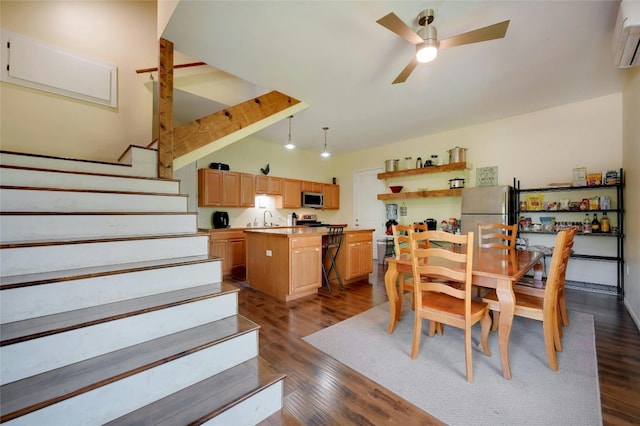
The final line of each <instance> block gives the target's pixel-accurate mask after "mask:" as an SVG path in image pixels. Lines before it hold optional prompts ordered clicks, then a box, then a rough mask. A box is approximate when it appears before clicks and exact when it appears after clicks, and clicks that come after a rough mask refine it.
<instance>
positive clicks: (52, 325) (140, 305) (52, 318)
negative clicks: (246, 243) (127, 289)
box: [0, 283, 239, 346]
mask: <svg viewBox="0 0 640 426" xmlns="http://www.w3.org/2000/svg"><path fill="white" fill-rule="evenodd" d="M238 291H239V289H237V288H236V287H234V286H232V285H229V284H224V285H222V284H221V283H212V284H205V285H201V286H197V287H189V288H185V289H180V290H174V291H170V292H165V293H160V294H153V295H150V296H144V297H138V298H135V299H127V300H123V301H119V302H111V303H107V304H103V305H98V306H92V307H89V308H82V309H76V310H73V311H66V312H62V313H59V314H52V315H46V316H43V317H36V318H30V319H27V320H22V321H15V322H10V323H6V324H1V325H0V336H1V339H2V340H0V346H7V345H12V344H15V343H20V342H26V341H28V340H33V339H37V338H40V337H45V336H52V335H54V334H59V333H65V332H68V331H71V330H77V329H80V328H84V327H90V326H93V325H97V324H102V323H106V322H109V321H115V320H119V319H122V318H127V317H132V316H135V315H140V314H145V313H148V312H154V311H159V310H161V309H167V308H171V307H174V306H179V305H184V304H186V303H190V302H196V301H199V300H204V299H209V298H212V297H217V296H221V295H224V294H229V293H237V292H238Z"/></svg>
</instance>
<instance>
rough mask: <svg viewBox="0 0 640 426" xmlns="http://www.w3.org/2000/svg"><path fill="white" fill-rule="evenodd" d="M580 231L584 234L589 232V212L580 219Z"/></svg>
mask: <svg viewBox="0 0 640 426" xmlns="http://www.w3.org/2000/svg"><path fill="white" fill-rule="evenodd" d="M582 232H583V233H584V234H590V233H591V221H590V220H589V213H585V215H584V219H583V220H582Z"/></svg>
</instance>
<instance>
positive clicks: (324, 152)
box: [320, 127, 331, 157]
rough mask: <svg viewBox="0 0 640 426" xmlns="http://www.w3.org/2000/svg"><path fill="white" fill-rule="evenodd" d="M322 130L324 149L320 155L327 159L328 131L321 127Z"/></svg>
mask: <svg viewBox="0 0 640 426" xmlns="http://www.w3.org/2000/svg"><path fill="white" fill-rule="evenodd" d="M322 130H324V149H323V150H322V154H320V155H322V156H323V157H328V156H330V155H331V154H329V151H327V130H329V128H328V127H323V128H322Z"/></svg>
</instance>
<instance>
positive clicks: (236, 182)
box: [220, 172, 240, 207]
mask: <svg viewBox="0 0 640 426" xmlns="http://www.w3.org/2000/svg"><path fill="white" fill-rule="evenodd" d="M220 205H222V206H224V207H238V206H239V205H240V174H239V173H237V172H222V203H221V204H220Z"/></svg>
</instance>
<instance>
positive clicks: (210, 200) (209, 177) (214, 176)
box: [198, 169, 222, 207]
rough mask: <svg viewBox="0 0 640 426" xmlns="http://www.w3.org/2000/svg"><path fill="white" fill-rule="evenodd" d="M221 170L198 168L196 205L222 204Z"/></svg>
mask: <svg viewBox="0 0 640 426" xmlns="http://www.w3.org/2000/svg"><path fill="white" fill-rule="evenodd" d="M221 189H222V172H221V171H219V170H212V169H200V170H198V206H199V207H208V206H220V205H222V191H221Z"/></svg>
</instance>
